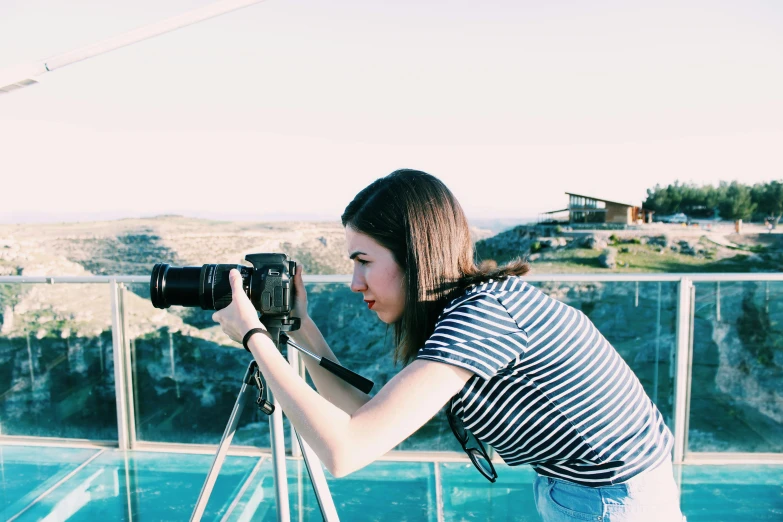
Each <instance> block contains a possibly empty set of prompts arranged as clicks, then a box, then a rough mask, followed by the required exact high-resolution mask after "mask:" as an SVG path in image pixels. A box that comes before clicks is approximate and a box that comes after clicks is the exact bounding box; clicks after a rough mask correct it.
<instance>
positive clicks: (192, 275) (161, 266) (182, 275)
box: [150, 263, 201, 308]
mask: <svg viewBox="0 0 783 522" xmlns="http://www.w3.org/2000/svg"><path fill="white" fill-rule="evenodd" d="M200 276H201V267H197V266H183V267H174V266H171V265H169V264H166V263H158V264H156V265H155V266H154V267H153V268H152V277H150V299H152V306H154V307H155V308H168V307H169V306H171V305H179V306H199V305H200V304H201V301H200V300H199V279H200Z"/></svg>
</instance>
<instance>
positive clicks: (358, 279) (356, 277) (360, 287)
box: [351, 270, 367, 292]
mask: <svg viewBox="0 0 783 522" xmlns="http://www.w3.org/2000/svg"><path fill="white" fill-rule="evenodd" d="M351 290H353V291H354V292H364V291H365V290H367V283H366V282H365V281H364V276H362V275H361V274H359V271H358V270H354V271H353V277H352V278H351Z"/></svg>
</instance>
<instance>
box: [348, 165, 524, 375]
mask: <svg viewBox="0 0 783 522" xmlns="http://www.w3.org/2000/svg"><path fill="white" fill-rule="evenodd" d="M342 223H343V226H345V227H351V228H353V229H354V230H356V231H357V232H361V233H362V234H365V235H367V236H369V237H371V238H372V239H374V240H375V241H376V242H377V243H379V244H380V245H382V246H383V247H385V248H387V249H389V250H390V251H391V253H392V255H393V256H394V260H395V261H396V262H397V264H398V265H399V266H400V268H401V269H402V272H403V281H404V286H405V308H404V310H403V313H402V316H401V317H400V319H399V320H398V321H397V322H396V323H394V337H395V343H396V345H397V348H396V349H395V351H394V361H395V362H397V361H400V360H401V361H402V362H403V363H404V364H407V363H408V362H410V361H411V360H412V359H414V358H415V357H416V353H417V352H418V350H419V348H421V347H422V346H424V342H425V341H426V340H427V339H428V338H429V336H430V335H432V332H433V331H434V329H435V323H436V322H437V320H438V316H439V315H440V314H441V312H442V311H443V309H444V308H445V306H446V304H448V302H449V301H451V300H452V299H454V298H455V297H457V296H458V295H459V294H461V293H462V292H464V291H465V289H466V288H467V287H468V286H470V285H473V284H478V283H481V282H484V281H486V280H488V279H504V278H506V277H508V276H510V275H524V274H525V273H527V272H528V271H529V270H530V267H529V265H528V264H527V263H526V262H525V261H523V260H521V259H517V260H515V261H512V262H511V263H509V264H507V265H505V266H502V267H499V268H498V267H496V266H494V267H493V266H489V265H482V266H481V267H479V266H477V265H476V263H475V261H474V257H473V242H472V241H471V238H470V228H469V226H468V221H467V219H466V218H465V214H464V213H463V211H462V207H461V206H460V204H459V202H458V201H457V199H456V198H455V197H454V195H453V194H452V193H451V191H450V190H449V189H448V188H446V185H444V184H443V183H442V182H441V181H440V180H439V179H438V178H436V177H435V176H431V175H430V174H427V173H425V172H421V171H418V170H410V169H401V170H396V171H394V172H392V173H391V174H389V175H388V176H386V177H383V178H380V179H377V180H375V181H374V182H373V183H371V184H370V185H369V186H367V187H366V188H365V189H363V190H362V191H361V192H359V193H358V194H357V195H356V197H355V198H354V199H353V201H351V202H350V203H349V204H348V206H347V207H346V208H345V212H344V213H343V215H342Z"/></svg>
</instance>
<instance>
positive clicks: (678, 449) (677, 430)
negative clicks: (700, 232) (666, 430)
mask: <svg viewBox="0 0 783 522" xmlns="http://www.w3.org/2000/svg"><path fill="white" fill-rule="evenodd" d="M693 297H694V286H693V281H691V280H690V279H689V278H687V277H683V278H682V279H680V283H679V287H678V290H677V334H676V336H677V337H676V338H677V346H676V350H677V352H676V359H675V368H676V371H675V378H674V456H673V457H674V463H675V464H680V463H682V461H683V458H684V456H685V452H686V450H687V444H688V412H689V410H690V408H689V406H690V405H689V400H690V382H691V380H690V377H691V357H692V348H693V345H692V343H691V340H692V331H693Z"/></svg>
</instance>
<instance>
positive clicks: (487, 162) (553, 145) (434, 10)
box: [0, 0, 783, 223]
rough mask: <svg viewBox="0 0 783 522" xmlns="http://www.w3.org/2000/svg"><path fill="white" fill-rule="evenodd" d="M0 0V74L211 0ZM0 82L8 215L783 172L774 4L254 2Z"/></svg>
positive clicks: (513, 211)
mask: <svg viewBox="0 0 783 522" xmlns="http://www.w3.org/2000/svg"><path fill="white" fill-rule="evenodd" d="M210 3H212V2H209V1H207V0H166V1H164V2H161V1H160V0H157V1H153V0H132V1H131V0H122V1H120V0H108V1H107V0H102V1H98V0H83V1H79V2H62V1H55V0H6V1H3V2H0V69H3V68H7V67H10V66H14V65H17V64H26V63H31V62H35V63H40V62H42V61H43V60H44V59H46V58H49V57H53V56H57V55H59V54H61V53H64V52H67V51H70V50H73V49H75V48H78V47H81V46H84V45H88V44H92V43H95V42H97V41H100V40H102V39H104V38H108V37H111V36H114V35H117V34H120V33H123V32H125V31H128V30H131V29H135V28H137V27H140V26H144V25H147V24H150V23H154V22H158V21H161V20H163V19H165V18H168V17H170V16H175V15H179V14H182V13H184V12H187V11H189V10H192V9H195V8H198V7H202V6H205V5H208V4H210ZM40 80H41V82H40V84H38V85H35V86H33V87H29V88H25V89H21V90H19V91H15V92H13V93H10V94H5V95H2V96H0V222H2V223H18V222H40V221H53V222H57V221H80V220H81V221H84V220H99V219H116V218H123V217H138V216H153V215H160V214H182V215H188V216H195V217H205V218H217V219H254V220H255V219H258V220H278V219H325V220H338V219H339V216H340V214H341V213H342V211H343V209H344V208H345V206H346V205H347V203H348V202H349V201H350V200H351V199H352V198H353V196H354V195H355V194H356V193H357V192H358V191H359V190H361V189H362V188H363V187H365V186H366V185H368V184H369V183H370V182H372V181H373V180H374V179H376V178H378V177H381V176H383V175H385V174H388V173H389V172H391V171H393V170H395V169H397V168H416V169H420V170H425V171H427V172H429V173H431V174H434V175H436V176H438V177H439V178H440V179H442V180H443V181H444V182H445V183H446V185H447V186H449V188H451V190H452V191H453V192H454V194H455V195H456V196H457V198H458V199H459V200H460V202H461V204H462V206H463V208H464V209H465V212H466V214H467V215H468V218H469V219H493V218H496V219H503V218H530V217H535V216H536V215H537V214H538V213H540V212H545V211H547V210H556V209H561V208H564V207H565V206H566V205H567V196H566V195H565V192H566V191H567V192H575V193H579V194H585V195H588V196H595V197H599V198H605V199H609V200H613V201H621V202H627V203H632V204H637V205H638V204H641V202H642V201H643V200H644V198H645V197H646V190H647V189H648V188H650V187H652V186H654V185H655V184H661V185H666V184H669V183H672V182H674V181H675V180H680V181H683V182H692V183H697V184H717V183H718V182H719V181H722V180H724V181H731V180H739V181H741V182H743V183H748V184H752V183H757V182H767V181H770V180H773V179H781V178H783V153H782V152H783V96H781V93H783V3H781V2H779V1H777V0H769V1H757V0H747V1H743V2H735V1H731V2H730V1H722V0H713V1H690V0H680V1H668V0H660V1H655V2H653V1H648V2H633V1H603V0H594V1H590V2H576V1H560V0H553V1H551V2H540V1H537V2H533V1H527V0H513V1H511V0H509V1H500V0H489V1H482V2H476V1H463V0H454V1H445V0H439V1H428V0H415V1H414V0H397V1H394V2H392V1H388V0H387V1H377V0H336V1H324V0H320V1H315V0H267V1H265V2H262V3H259V4H256V5H253V6H250V7H247V8H244V9H242V10H239V11H236V12H233V13H229V14H225V15H222V16H220V17H217V18H214V19H210V20H206V21H203V22H200V23H199V24H196V25H193V26H190V27H185V28H182V29H179V30H176V31H174V32H171V33H167V34H165V35H161V36H158V37H155V38H152V39H149V40H146V41H143V42H139V43H137V44H134V45H130V46H128V47H124V48H121V49H118V50H115V51H111V52H109V53H106V54H103V55H100V56H96V57H93V58H90V59H87V60H85V61H82V62H79V63H75V64H72V65H69V66H66V67H63V68H61V69H59V70H55V71H53V72H50V73H46V74H45V75H43V76H41V77H40Z"/></svg>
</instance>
